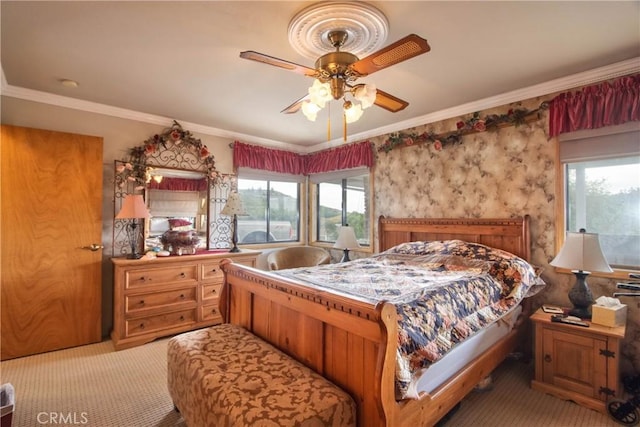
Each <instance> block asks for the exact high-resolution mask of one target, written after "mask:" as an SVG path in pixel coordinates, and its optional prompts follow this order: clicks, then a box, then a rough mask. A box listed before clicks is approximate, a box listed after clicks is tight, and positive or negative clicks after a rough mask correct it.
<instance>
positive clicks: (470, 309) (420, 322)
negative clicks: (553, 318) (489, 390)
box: [276, 240, 540, 399]
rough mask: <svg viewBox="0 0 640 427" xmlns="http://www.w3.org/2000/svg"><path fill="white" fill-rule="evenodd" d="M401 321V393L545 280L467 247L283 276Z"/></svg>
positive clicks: (404, 249)
mask: <svg viewBox="0 0 640 427" xmlns="http://www.w3.org/2000/svg"><path fill="white" fill-rule="evenodd" d="M276 273H277V274H279V275H282V276H286V277H288V278H291V279H296V280H298V281H302V282H304V283H306V284H308V285H309V286H315V287H318V288H323V289H327V288H328V289H334V290H336V291H338V292H340V293H345V294H349V295H352V296H354V297H356V298H359V299H363V300H366V301H369V302H372V303H378V302H381V301H388V302H391V303H393V304H394V305H395V306H396V310H397V313H398V341H399V342H398V351H397V357H396V392H397V398H398V399H404V398H406V397H407V396H408V395H407V391H408V387H409V385H410V383H411V382H412V379H413V378H414V377H416V376H417V375H419V374H420V373H421V372H422V371H423V370H424V369H426V368H428V367H429V366H430V365H431V364H433V363H434V362H436V361H438V360H440V359H441V358H442V357H444V355H445V354H447V352H449V350H451V349H452V348H453V347H454V346H456V345H457V344H459V343H461V342H463V341H464V340H465V339H467V338H469V337H471V336H472V335H474V334H475V333H476V332H478V331H480V330H481V329H483V328H485V327H487V326H489V325H490V324H492V323H494V322H496V321H497V320H499V319H500V318H501V317H503V316H504V315H505V314H507V313H508V312H509V311H510V310H511V309H513V308H514V307H515V306H516V305H517V304H518V303H519V302H520V301H521V300H522V299H523V298H524V296H525V295H526V293H527V291H528V289H529V288H531V287H532V286H534V285H536V284H537V283H538V281H539V280H540V279H539V278H538V277H537V274H536V272H535V270H534V268H533V267H532V266H531V265H530V264H529V263H527V262H526V261H525V260H523V259H521V258H519V257H517V256H515V255H513V254H511V253H509V252H505V251H503V250H500V249H495V248H491V247H488V246H484V245H481V244H477V243H469V242H464V241H461V240H448V241H430V242H411V243H403V244H401V245H398V246H396V247H394V248H391V249H389V250H387V251H385V252H382V253H380V254H378V255H374V256H372V257H370V258H362V259H358V260H355V261H351V262H347V263H340V264H330V265H323V266H318V267H308V268H296V269H291V270H283V271H279V272H276Z"/></svg>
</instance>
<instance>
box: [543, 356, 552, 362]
mask: <svg viewBox="0 0 640 427" xmlns="http://www.w3.org/2000/svg"><path fill="white" fill-rule="evenodd" d="M544 361H545V362H547V363H551V355H550V354H545V355H544Z"/></svg>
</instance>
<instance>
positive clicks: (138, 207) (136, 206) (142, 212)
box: [116, 194, 150, 219]
mask: <svg viewBox="0 0 640 427" xmlns="http://www.w3.org/2000/svg"><path fill="white" fill-rule="evenodd" d="M149 216H150V215H149V209H147V205H146V204H145V203H144V199H143V198H142V195H140V194H127V195H126V197H125V198H124V201H123V202H122V207H121V208H120V212H118V215H116V219H128V218H149Z"/></svg>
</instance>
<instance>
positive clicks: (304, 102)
mask: <svg viewBox="0 0 640 427" xmlns="http://www.w3.org/2000/svg"><path fill="white" fill-rule="evenodd" d="M388 28H389V24H388V21H387V18H386V17H385V16H384V14H383V13H382V12H380V11H379V10H378V9H376V8H375V7H373V6H371V5H369V4H367V3H363V2H323V3H318V4H316V5H312V6H310V7H308V8H306V9H304V10H302V11H301V12H300V13H298V14H297V15H296V16H295V17H294V18H293V19H292V20H291V22H290V24H289V42H290V43H291V45H292V46H293V48H294V49H295V50H296V51H298V52H299V53H300V54H301V55H303V56H306V57H316V56H317V55H320V56H319V57H318V58H317V59H316V61H315V68H310V67H306V66H304V65H299V64H296V63H293V62H289V61H286V60H283V59H279V58H274V57H272V56H268V55H265V54H262V53H259V52H255V51H245V52H241V53H240V57H241V58H244V59H250V60H253V61H257V62H262V63H264V64H268V65H273V66H276V67H280V68H283V69H285V70H288V71H293V72H295V73H297V74H302V75H305V76H307V77H313V78H314V79H315V81H314V83H313V85H312V86H311V87H310V88H309V91H308V94H307V95H305V96H303V97H302V98H300V99H299V100H297V101H295V102H294V103H293V104H291V105H290V106H288V107H286V108H285V109H284V110H282V112H283V113H287V114H292V113H296V112H298V110H302V112H303V114H304V115H305V117H307V118H308V119H309V120H311V121H315V120H316V118H317V114H318V112H319V111H320V110H322V108H324V107H325V106H326V104H327V102H330V101H331V100H333V99H335V100H339V99H342V100H343V104H342V107H343V124H344V125H343V129H344V140H345V141H346V124H347V123H353V122H355V121H357V120H358V119H359V118H360V117H361V116H362V114H363V110H364V109H366V108H368V107H370V106H371V105H374V104H375V105H377V106H379V107H381V108H384V109H386V110H388V111H390V112H394V113H395V112H398V111H401V110H403V109H405V108H406V107H407V106H408V105H409V103H408V102H406V101H404V100H402V99H400V98H396V97H395V96H393V95H390V94H388V93H386V92H383V91H381V90H378V89H377V88H376V87H375V85H373V84H362V83H360V84H355V82H356V80H358V79H359V78H362V77H366V76H368V75H369V74H372V73H374V72H376V71H379V70H382V69H384V68H386V67H389V66H391V65H395V64H398V63H400V62H402V61H406V60H408V59H410V58H413V57H414V56H417V55H421V54H423V53H426V52H428V51H429V50H430V49H431V48H430V47H429V44H428V43H427V41H426V40H425V39H423V38H421V37H419V36H417V35H415V34H410V35H408V36H406V37H404V38H402V39H400V40H398V41H396V42H395V43H392V44H390V45H388V46H387V47H384V48H382V49H380V46H381V45H382V44H383V43H384V42H385V40H386V37H387V33H388ZM347 49H349V50H350V52H347V51H346V50H347ZM371 50H375V51H374V52H373V53H369V52H370V51H371ZM363 53H364V54H367V53H369V54H368V56H366V57H364V58H363V59H359V58H358V56H357V54H363ZM346 95H351V96H352V97H353V98H354V100H355V101H358V103H355V102H353V100H348V99H347V98H346ZM329 121H330V118H329ZM327 137H328V139H331V135H330V125H329V132H328V136H327Z"/></svg>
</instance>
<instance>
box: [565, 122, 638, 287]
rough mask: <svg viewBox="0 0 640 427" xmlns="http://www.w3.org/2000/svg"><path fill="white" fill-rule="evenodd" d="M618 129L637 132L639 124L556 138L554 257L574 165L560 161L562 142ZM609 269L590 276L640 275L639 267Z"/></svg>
mask: <svg viewBox="0 0 640 427" xmlns="http://www.w3.org/2000/svg"><path fill="white" fill-rule="evenodd" d="M620 129H629V130H628V131H631V132H633V131H637V130H639V129H640V123H638V122H632V123H629V124H626V125H621V126H614V127H609V128H600V129H596V130H589V131H578V132H572V133H571V134H572V135H570V136H569V135H567V136H564V137H563V135H566V134H563V135H561V136H559V137H557V138H556V177H557V180H556V196H557V203H556V209H555V210H556V215H555V216H556V223H555V230H556V236H555V245H556V246H555V255H557V254H558V252H559V251H560V248H562V245H564V241H565V235H566V232H567V229H566V225H567V215H566V213H567V206H566V204H567V164H568V163H576V162H575V161H573V162H568V161H563V160H562V158H561V155H560V146H561V145H562V141H567V140H571V139H583V138H589V137H591V136H607V135H613V134H614V133H618V132H617V131H619V130H620ZM613 157H622V155H619V156H613ZM555 255H554V256H555ZM554 268H555V271H556V272H558V273H566V274H573V272H572V271H571V270H568V269H566V268H559V267H554ZM611 269H612V270H613V272H612V273H604V272H596V271H594V272H591V274H590V275H591V276H594V277H603V278H608V279H617V280H629V274H630V273H634V274H638V273H640V266H638V268H619V267H614V266H611Z"/></svg>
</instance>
